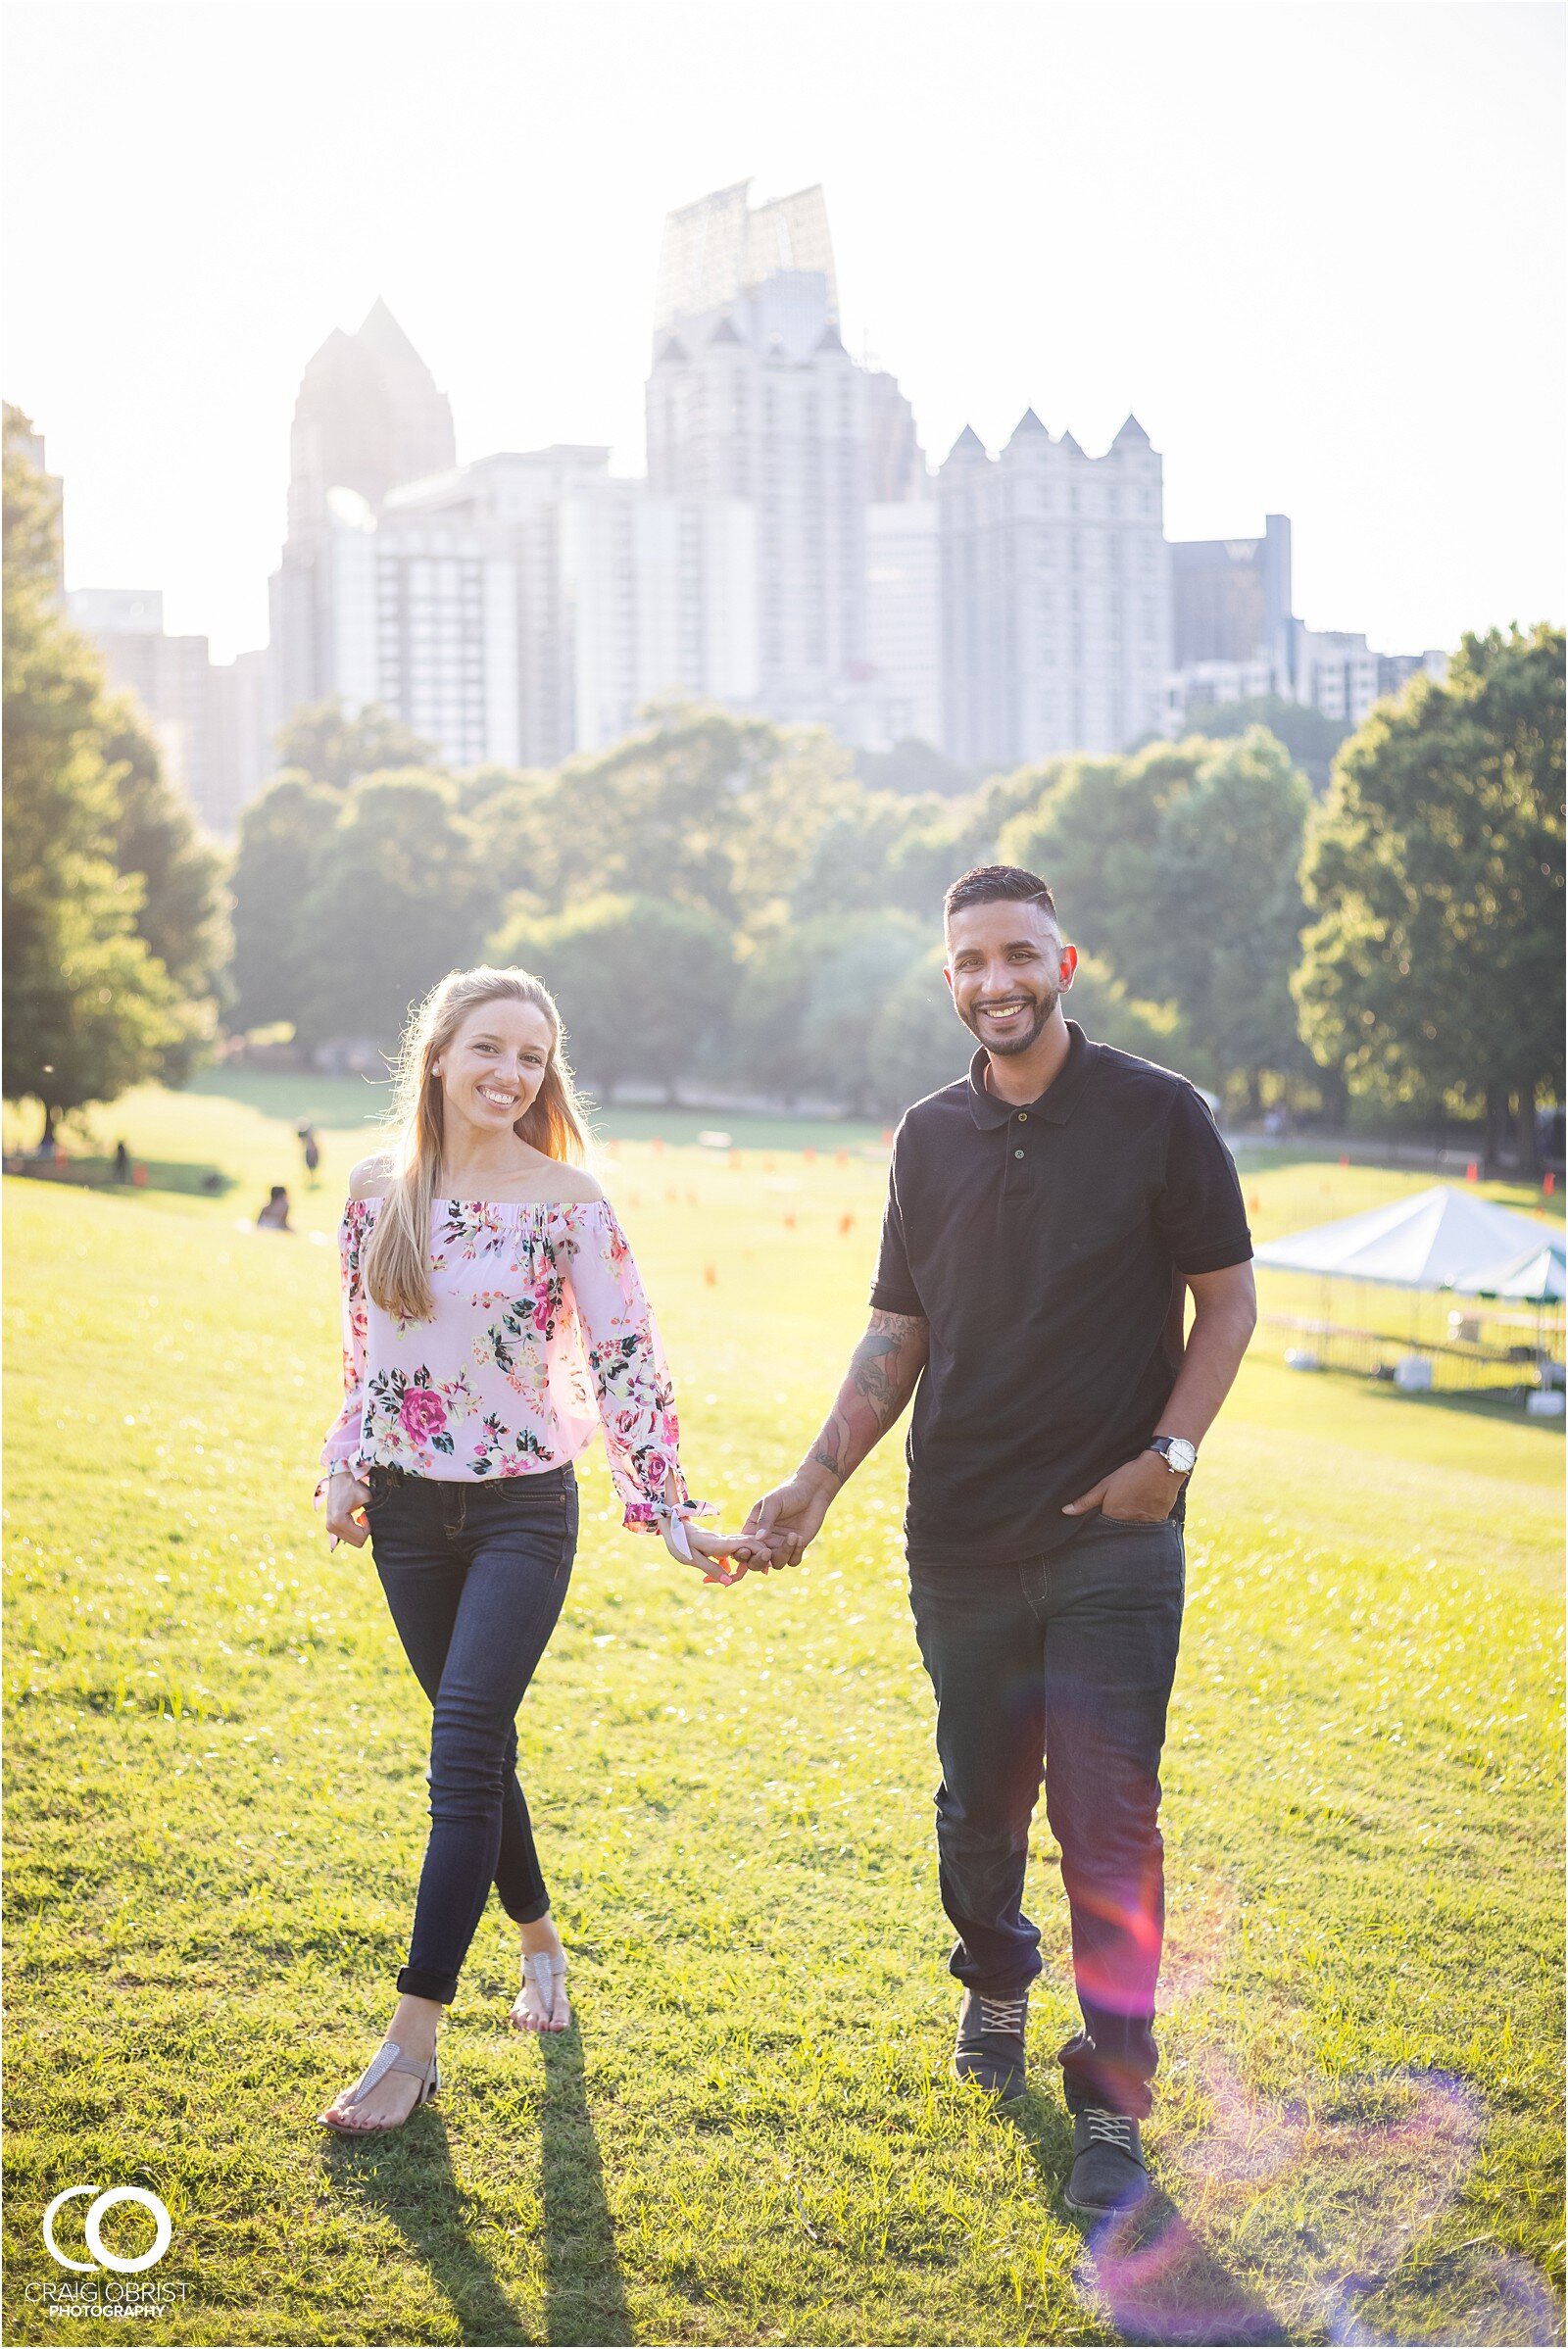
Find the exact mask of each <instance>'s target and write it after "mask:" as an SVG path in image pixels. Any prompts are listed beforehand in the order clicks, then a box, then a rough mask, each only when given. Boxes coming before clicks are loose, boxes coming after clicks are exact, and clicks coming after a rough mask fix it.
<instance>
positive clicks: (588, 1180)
mask: <svg viewBox="0 0 1568 2349" xmlns="http://www.w3.org/2000/svg"><path fill="white" fill-rule="evenodd" d="M550 1188H551V1190H552V1191H553V1192H554V1194H555V1196H556V1198H557V1199H559V1200H561V1201H562V1202H563V1203H564V1204H566V1205H569V1206H573V1207H586V1206H591V1205H592V1204H593V1203H594V1201H595V1200H596V1199H598V1200H602V1199H603V1198H604V1196H605V1194H604V1187H603V1185H602V1184H600V1183H599V1182H597V1181H596V1180H595V1178H594V1177H593V1176H592V1175H591V1174H590V1173H589V1172H588V1169H587V1167H586V1166H568V1165H567V1164H566V1163H565V1161H564V1160H562V1161H560V1162H559V1163H558V1164H557V1165H556V1166H555V1167H554V1168H553V1169H552V1172H551V1183H550Z"/></svg>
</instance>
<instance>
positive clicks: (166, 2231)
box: [43, 2186, 174, 2276]
mask: <svg viewBox="0 0 1568 2349" xmlns="http://www.w3.org/2000/svg"><path fill="white" fill-rule="evenodd" d="M78 2194H94V2195H97V2200H96V2201H95V2202H93V2203H92V2204H91V2205H90V2206H89V2208H88V2211H87V2215H86V2218H85V2219H84V2220H83V2222H82V2231H83V2232H84V2234H85V2235H86V2237H87V2248H88V2250H89V2251H90V2252H91V2253H92V2258H91V2259H67V2257H66V2255H65V2253H64V2252H63V2251H62V2250H61V2249H60V2247H59V2245H58V2244H57V2243H56V2241H55V2213H56V2211H58V2210H60V2209H61V2208H62V2207H63V2205H64V2204H66V2203H68V2202H74V2201H75V2199H76V2197H77V2195H78ZM122 2202H139V2203H140V2205H141V2207H142V2209H143V2210H145V2211H151V2213H152V2215H153V2222H154V2225H155V2227H156V2228H157V2232H156V2233H155V2234H154V2236H153V2247H152V2249H151V2250H150V2251H144V2252H143V2253H142V2255H141V2257H140V2259H122V2258H121V2257H120V2254H119V2253H118V2252H116V2251H107V2250H106V2249H105V2248H104V2242H103V2234H102V2227H103V2222H104V2217H105V2214H106V2213H107V2212H109V2211H112V2210H113V2209H114V2208H115V2207H116V2205H117V2204H118V2203H122ZM173 2232H174V2228H173V2222H172V2220H171V2218H170V2216H169V2211H168V2207H167V2205H166V2204H165V2203H163V2202H161V2201H160V2200H159V2198H158V2196H157V2195H156V2194H152V2193H149V2192H148V2190H147V2188H146V2187H145V2186H109V2187H107V2188H106V2189H105V2191H104V2192H103V2193H101V2194H100V2193H99V2192H98V2188H97V2187H96V2186H67V2187H66V2188H65V2190H64V2191H63V2192H62V2193H59V2194H57V2195H56V2196H55V2198H54V2200H53V2202H51V2203H50V2205H49V2208H48V2209H47V2210H46V2211H45V2212H44V2215H43V2239H44V2241H45V2242H46V2243H47V2244H48V2246H49V2256H50V2258H51V2259H52V2260H55V2261H57V2262H58V2263H59V2265H60V2266H61V2267H62V2268H74V2269H75V2271H76V2273H77V2274H78V2275H79V2276H90V2275H91V2274H92V2271H93V2269H94V2268H95V2267H99V2268H113V2270H114V2272H115V2274H116V2275H117V2276H135V2275H138V2274H139V2273H140V2271H141V2270H142V2269H143V2268H156V2267H157V2265H158V2262H159V2261H160V2260H161V2259H162V2258H163V2256H164V2253H165V2252H166V2251H167V2250H168V2249H169V2245H170V2241H171V2238H172V2235H173Z"/></svg>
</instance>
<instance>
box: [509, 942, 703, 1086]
mask: <svg viewBox="0 0 1568 2349" xmlns="http://www.w3.org/2000/svg"><path fill="white" fill-rule="evenodd" d="M490 959H491V960H492V961H495V962H500V963H503V964H507V963H518V964H521V965H522V967H524V968H525V969H529V970H533V971H536V972H537V973H538V975H539V976H540V977H541V978H542V979H543V980H544V982H545V984H546V986H547V987H548V988H549V989H550V992H551V993H552V995H554V997H555V998H556V1001H557V1003H558V1004H559V1005H560V1008H561V1016H562V1020H563V1023H564V1027H565V1030H566V1036H567V1042H568V1045H569V1049H570V1052H571V1056H572V1061H573V1064H574V1066H575V1067H576V1068H577V1070H578V1071H579V1072H580V1073H581V1074H582V1075H583V1076H584V1077H586V1078H588V1079H591V1081H592V1082H593V1083H594V1084H595V1085H597V1086H600V1087H602V1088H603V1089H604V1091H605V1092H606V1093H607V1094H613V1092H614V1090H615V1088H616V1086H617V1085H621V1084H624V1083H625V1081H626V1079H627V1078H628V1077H634V1078H640V1079H643V1080H646V1081H650V1082H652V1083H654V1084H657V1085H661V1086H662V1087H663V1089H664V1091H665V1093H666V1094H672V1093H673V1091H674V1088H675V1085H676V1084H677V1082H678V1081H679V1079H680V1078H681V1077H683V1076H686V1075H688V1074H689V1073H690V1072H691V1070H692V1068H693V1067H694V1066H695V1065H696V1063H697V1061H698V1059H699V1057H700V1056H701V1054H702V1052H704V1050H705V1048H706V1047H707V1046H709V1045H710V1044H711V1042H712V1041H713V1040H714V1038H715V1037H716V1036H717V1035H718V1034H719V1033H720V1032H721V1031H722V1029H723V1028H724V1026H725V1024H726V1022H727V1018H728V1012H729V1004H730V1000H731V997H732V995H733V992H734V954H733V950H732V948H731V946H730V941H729V935H728V933H727V931H726V930H725V928H724V926H723V924H722V923H721V922H718V921H716V920H715V919H714V918H713V916H712V915H711V913H706V912H704V911H702V910H701V909H700V908H697V907H694V906H690V905H670V904H669V903H668V902H667V901H666V900H664V899H662V898H649V897H602V898H594V899H590V900H589V901H588V902H587V903H586V904H584V905H575V906H573V907H572V908H571V909H570V911H568V912H566V913H564V914H561V915H559V916H557V917H556V918H554V919H547V920H544V921H541V920H539V919H538V918H537V917H536V916H534V915H531V914H530V913H528V912H526V911H524V912H522V913H521V914H517V915H515V916H514V917H513V919H512V920H511V921H509V922H507V923H506V924H504V925H503V927H502V929H501V930H500V931H499V932H498V933H497V935H496V937H495V938H494V939H493V940H492V941H491V945H490Z"/></svg>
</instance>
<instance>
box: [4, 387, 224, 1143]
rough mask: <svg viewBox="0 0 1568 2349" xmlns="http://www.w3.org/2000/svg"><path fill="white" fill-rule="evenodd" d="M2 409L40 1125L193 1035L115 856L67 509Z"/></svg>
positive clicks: (22, 1053) (104, 726)
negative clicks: (59, 606)
mask: <svg viewBox="0 0 1568 2349" xmlns="http://www.w3.org/2000/svg"><path fill="white" fill-rule="evenodd" d="M25 429H26V420H25V417H24V416H21V414H20V412H19V411H17V410H15V409H11V408H7V410H6V412H5V563H4V624H5V679H4V697H5V742H6V788H5V794H4V975H5V993H6V1008H7V1019H6V1024H5V1049H4V1068H3V1078H0V1082H3V1087H4V1092H5V1095H6V1098H7V1100H10V1101H18V1100H21V1099H23V1098H24V1097H27V1096H30V1097H32V1098H34V1099H36V1100H38V1101H41V1102H42V1103H43V1109H44V1132H45V1134H46V1136H49V1135H52V1134H53V1132H54V1127H55V1123H56V1120H57V1119H58V1118H59V1116H60V1115H61V1114H62V1113H63V1112H65V1111H66V1110H69V1109H76V1108H81V1107H83V1106H85V1104H86V1103H87V1102H89V1101H110V1100H113V1099H114V1098H115V1096H116V1095H117V1094H119V1093H121V1092H123V1090H124V1089H125V1087H126V1086H128V1085H133V1084H136V1083H138V1082H140V1081H141V1080H142V1079H143V1078H145V1077H147V1076H151V1075H153V1074H155V1073H156V1072H157V1070H158V1068H159V1065H160V1060H161V1058H162V1056H163V1055H164V1054H166V1053H169V1052H174V1051H176V1050H177V1048H178V1047H179V1046H180V1045H181V1044H182V1042H183V1041H184V1039H185V1038H186V1037H187V1035H188V1033H189V1026H190V1022H189V1017H188V1014H187V1013H186V1011H185V1009H184V1007H183V1004H182V999H181V997H180V994H179V990H178V989H177V988H176V986H175V985H174V983H173V982H172V979H171V977H170V975H169V973H168V971H167V970H166V969H165V967H164V965H163V963H162V962H161V961H160V960H159V958H158V956H157V955H156V954H154V953H153V951H152V949H151V947H150V946H149V944H148V941H147V939H146V938H145V937H143V936H140V935H138V933H137V920H138V917H139V915H140V914H141V912H142V909H143V906H144V905H145V904H146V900H147V890H146V885H145V883H144V881H143V880H142V879H141V877H140V876H138V875H136V874H126V873H123V872H122V871H121V870H120V869H119V867H118V865H117V864H116V861H115V851H116V847H117V827H118V824H119V821H120V818H121V814H122V810H121V807H120V806H119V804H118V802H117V797H116V782H117V774H118V770H117V768H116V766H115V765H113V764H112V763H111V761H110V759H109V757H108V755H107V749H108V744H109V741H110V737H111V718H110V713H109V712H108V710H106V707H105V703H104V698H103V692H102V672H101V670H100V669H99V667H98V664H97V662H96V661H94V659H93V657H92V654H91V652H90V650H89V648H88V647H87V646H86V645H85V644H84V643H83V642H82V640H81V639H80V638H79V637H78V636H77V635H75V633H74V632H73V630H72V629H71V628H70V627H68V626H67V625H66V623H65V621H64V620H62V618H61V617H60V614H59V612H57V611H56V610H55V608H54V602H53V596H54V582H55V557H56V532H57V521H56V516H55V514H54V510H53V507H52V504H51V501H50V499H49V497H48V494H47V491H46V490H45V487H44V484H43V481H42V479H41V477H40V475H39V474H38V472H37V469H36V467H35V466H33V465H31V464H30V463H29V462H28V461H27V459H26V456H25V452H24V450H23V448H22V446H21V439H22V435H23V433H24V432H25Z"/></svg>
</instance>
